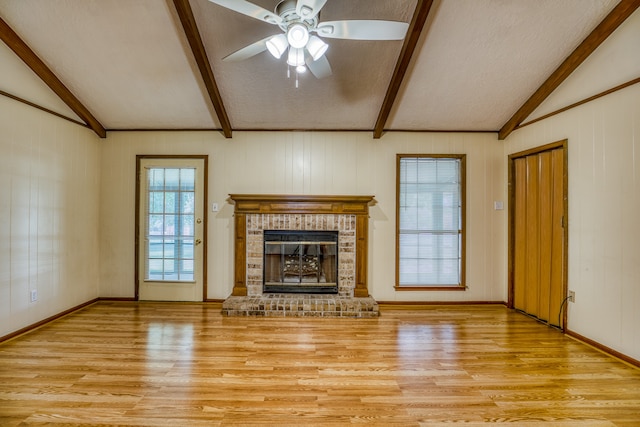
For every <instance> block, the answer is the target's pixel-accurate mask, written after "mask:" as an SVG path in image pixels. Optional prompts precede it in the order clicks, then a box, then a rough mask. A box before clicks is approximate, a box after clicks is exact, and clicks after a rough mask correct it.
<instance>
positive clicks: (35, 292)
mask: <svg viewBox="0 0 640 427" xmlns="http://www.w3.org/2000/svg"><path fill="white" fill-rule="evenodd" d="M36 301H38V290H37V289H31V302H36Z"/></svg>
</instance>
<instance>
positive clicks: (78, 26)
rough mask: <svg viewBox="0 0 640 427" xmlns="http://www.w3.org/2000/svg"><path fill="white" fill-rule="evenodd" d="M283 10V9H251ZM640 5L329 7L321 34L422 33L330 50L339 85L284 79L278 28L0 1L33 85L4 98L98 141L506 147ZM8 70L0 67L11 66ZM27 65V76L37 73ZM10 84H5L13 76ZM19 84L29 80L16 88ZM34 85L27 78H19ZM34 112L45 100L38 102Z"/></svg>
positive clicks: (524, 1)
mask: <svg viewBox="0 0 640 427" xmlns="http://www.w3.org/2000/svg"><path fill="white" fill-rule="evenodd" d="M253 3H255V4H256V5H258V6H260V7H262V8H264V9H267V10H269V11H272V10H274V8H275V6H276V4H277V3H278V0H254V1H253ZM639 6H640V1H639V0H622V1H618V0H328V1H327V3H326V5H325V6H324V7H323V8H322V10H321V12H320V15H319V19H320V21H322V22H324V21H334V20H352V19H367V20H391V21H402V22H406V23H409V24H410V25H409V30H408V32H407V36H406V37H405V39H404V40H398V41H368V40H367V41H363V40H343V39H334V38H331V39H329V38H327V39H325V41H326V42H327V43H328V44H329V49H328V51H327V53H326V57H327V59H328V60H329V62H330V64H331V68H332V74H331V75H330V76H328V77H324V78H322V79H317V78H315V77H314V76H313V75H311V74H310V73H305V74H303V75H300V76H299V77H298V82H297V87H296V82H295V80H296V78H295V73H293V74H292V75H291V77H288V76H287V68H288V67H287V65H286V61H285V59H284V58H281V59H280V60H277V59H275V58H274V57H273V56H271V55H270V54H269V53H268V52H262V53H260V54H258V55H255V56H252V57H250V58H248V59H246V60H243V61H238V62H227V61H223V60H222V59H223V58H224V57H225V56H227V55H229V54H230V53H233V52H235V51H237V50H238V49H241V48H243V47H244V46H247V45H249V44H251V43H253V42H255V41H257V40H261V39H264V38H265V37H267V36H270V35H273V34H278V33H279V32H280V30H279V28H278V27H277V26H274V25H270V24H269V23H266V22H261V21H260V20H258V19H254V18H252V17H249V16H246V15H243V14H239V13H236V12H234V11H231V10H229V9H227V8H225V7H222V6H220V5H218V4H215V3H213V2H211V1H208V0H135V1H131V0H0V18H2V19H1V20H0V38H2V40H3V41H4V42H5V44H6V46H1V47H0V54H2V50H3V49H11V50H12V51H13V52H14V53H15V55H13V54H12V56H13V57H14V58H15V63H14V62H13V60H6V61H5V63H4V64H3V65H0V67H4V69H5V70H7V69H14V68H15V69H19V67H27V66H28V67H29V68H31V70H33V71H28V69H27V71H28V73H33V75H34V76H35V77H37V78H38V79H41V80H42V81H44V82H45V83H46V84H47V85H48V86H49V87H50V88H51V90H52V91H53V92H54V93H55V94H57V95H58V97H59V99H60V100H62V102H56V101H55V100H52V99H51V98H46V97H45V98H42V97H40V98H39V99H32V98H33V96H31V93H30V91H29V85H30V84H33V83H30V80H29V79H30V77H29V76H26V75H25V76H24V80H22V79H20V81H18V79H16V78H15V77H11V78H9V77H3V76H2V75H0V94H2V95H5V96H10V97H13V98H15V99H17V100H21V101H23V102H27V103H32V104H34V105H37V106H39V107H41V108H43V109H46V110H48V111H50V112H53V113H55V114H58V115H61V116H64V117H66V118H68V119H70V120H74V121H77V122H79V123H82V124H84V125H86V126H88V127H90V128H92V129H93V130H94V131H95V132H96V133H97V134H98V135H100V136H103V137H104V136H105V135H106V131H108V130H126V129H131V130H133V129H135V130H139V129H159V130H164V129H217V130H220V131H221V132H223V133H224V134H225V136H227V137H231V136H232V134H233V131H234V130H359V131H371V132H372V133H373V136H374V137H381V136H382V135H383V134H384V132H385V131H396V130H397V131H489V132H499V135H500V137H501V138H504V137H506V136H507V135H508V134H509V133H510V132H511V131H512V130H513V129H514V128H516V127H517V126H518V125H519V124H520V123H522V121H523V120H525V119H526V118H527V117H528V116H529V115H530V114H531V112H533V111H534V110H535V108H536V107H537V106H539V105H540V103H541V102H542V101H543V100H544V99H545V98H546V97H547V96H548V95H549V94H550V93H551V92H552V91H553V90H554V89H555V88H556V87H557V86H558V85H559V84H560V83H562V81H563V80H564V79H565V78H566V77H567V76H568V75H569V74H570V73H571V72H572V71H573V70H574V69H575V68H576V67H577V66H578V65H580V63H582V61H584V59H586V58H587V57H588V56H589V54H590V53H591V52H592V51H593V50H594V49H595V48H597V46H598V45H600V43H602V42H603V41H604V40H605V39H606V38H607V37H608V36H609V35H610V34H611V33H612V32H613V31H615V29H616V28H617V27H618V26H619V25H620V24H621V23H622V22H624V20H625V19H626V18H627V17H628V16H629V15H631V14H632V13H633V12H634V11H635V10H636V9H637V8H638V7H639ZM4 53H5V55H0V58H7V55H6V52H4ZM25 64H26V65H25ZM0 69H2V68H0ZM4 74H5V76H15V75H17V74H18V73H4ZM22 74H25V73H22ZM34 96H35V95H34Z"/></svg>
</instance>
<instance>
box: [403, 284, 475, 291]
mask: <svg viewBox="0 0 640 427" xmlns="http://www.w3.org/2000/svg"><path fill="white" fill-rule="evenodd" d="M394 288H395V290H396V291H466V290H467V287H466V286H459V285H455V286H394Z"/></svg>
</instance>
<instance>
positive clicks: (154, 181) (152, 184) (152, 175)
mask: <svg viewBox="0 0 640 427" xmlns="http://www.w3.org/2000/svg"><path fill="white" fill-rule="evenodd" d="M148 173H149V190H162V189H163V188H164V169H157V168H156V169H150V170H149V172H148Z"/></svg>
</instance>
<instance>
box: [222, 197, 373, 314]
mask: <svg viewBox="0 0 640 427" xmlns="http://www.w3.org/2000/svg"><path fill="white" fill-rule="evenodd" d="M230 200H231V201H232V202H233V204H234V205H235V210H234V223H235V238H234V243H235V249H234V254H235V255H234V259H235V262H234V267H235V272H234V280H235V283H234V287H233V292H232V295H231V297H229V298H228V299H227V300H226V301H225V303H224V304H223V312H224V313H225V314H228V315H231V314H236V315H249V314H251V315H290V316H291V315H298V316H302V315H313V316H336V315H338V316H347V315H348V316H350V317H363V315H362V313H369V314H371V315H375V316H377V315H378V313H377V304H376V303H375V301H374V300H373V299H372V298H371V297H370V296H369V292H368V288H367V248H368V221H369V205H370V204H372V203H373V201H374V199H373V196H294V195H255V194H231V195H230ZM274 230H282V231H331V232H334V231H336V232H337V233H338V267H337V269H338V275H337V276H338V283H337V293H336V294H335V295H304V294H299V293H298V294H287V293H276V294H273V293H266V292H264V277H263V274H264V267H265V266H264V247H265V245H264V234H265V231H274ZM271 312H272V313H271ZM367 317H370V316H368V315H367Z"/></svg>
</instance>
